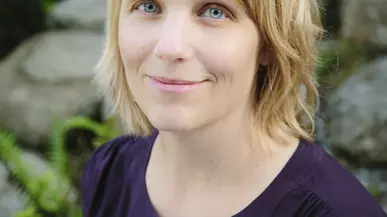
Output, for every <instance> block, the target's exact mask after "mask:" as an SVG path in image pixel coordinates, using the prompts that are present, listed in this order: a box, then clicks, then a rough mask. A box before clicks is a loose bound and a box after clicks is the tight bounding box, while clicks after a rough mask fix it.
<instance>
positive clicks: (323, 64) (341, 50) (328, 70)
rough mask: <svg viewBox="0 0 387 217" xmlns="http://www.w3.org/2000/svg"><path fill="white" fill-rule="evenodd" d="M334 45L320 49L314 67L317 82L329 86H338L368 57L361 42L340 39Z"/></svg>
mask: <svg viewBox="0 0 387 217" xmlns="http://www.w3.org/2000/svg"><path fill="white" fill-rule="evenodd" d="M335 45H336V46H334V47H331V48H328V49H324V50H321V51H320V54H319V58H318V67H317V69H316V72H317V75H318V77H319V82H320V83H321V84H323V85H327V86H329V87H338V86H339V85H340V84H341V83H342V82H343V81H344V80H345V79H346V78H348V77H349V76H350V75H351V74H352V73H354V72H355V71H356V69H357V68H358V67H359V66H361V65H362V64H364V63H365V62H366V61H367V58H368V56H367V50H366V49H365V47H364V46H362V45H361V44H358V43H355V42H353V41H350V40H346V39H341V40H340V41H338V42H337V44H335Z"/></svg>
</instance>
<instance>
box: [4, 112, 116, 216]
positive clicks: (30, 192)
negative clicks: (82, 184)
mask: <svg viewBox="0 0 387 217" xmlns="http://www.w3.org/2000/svg"><path fill="white" fill-rule="evenodd" d="M115 121H116V120H115V119H113V118H110V119H108V120H106V121H105V122H104V123H98V122H95V121H93V120H91V119H89V118H86V117H82V116H75V117H71V118H69V119H67V120H66V121H65V122H63V123H60V122H59V121H57V120H56V121H54V123H53V131H52V133H51V136H50V142H51V145H50V146H49V153H48V158H49V163H50V166H51V168H50V169H49V170H48V171H46V172H45V173H44V174H43V175H41V176H38V175H36V174H35V173H34V172H33V171H34V168H31V166H30V165H28V163H27V162H25V161H23V156H22V151H21V150H20V148H19V147H17V145H16V139H15V137H13V136H12V135H11V134H9V133H5V132H2V131H1V130H0V160H2V161H4V162H5V164H6V165H7V166H8V167H9V168H10V170H11V173H12V174H13V175H14V177H15V178H16V180H17V181H18V182H19V183H20V184H21V185H22V186H23V187H24V191H25V194H26V202H25V209H24V210H23V211H21V212H19V213H18V214H17V215H16V217H42V216H41V214H40V213H39V210H44V212H45V213H51V214H53V215H54V214H55V215H56V216H72V217H82V210H81V207H80V206H79V202H78V201H77V195H76V194H75V192H72V187H71V184H70V183H71V180H70V179H71V177H70V170H69V169H68V168H67V167H68V159H69V154H68V153H67V151H66V148H65V137H66V133H67V132H68V131H69V130H72V129H79V128H81V129H88V130H90V131H92V132H94V133H95V135H96V137H95V140H94V141H93V145H94V147H98V146H100V145H101V144H103V143H105V142H106V141H108V140H110V139H112V138H114V137H115V136H117V135H118V134H119V132H118V131H117V130H116V128H115V127H114V126H115ZM71 195H73V196H71Z"/></svg>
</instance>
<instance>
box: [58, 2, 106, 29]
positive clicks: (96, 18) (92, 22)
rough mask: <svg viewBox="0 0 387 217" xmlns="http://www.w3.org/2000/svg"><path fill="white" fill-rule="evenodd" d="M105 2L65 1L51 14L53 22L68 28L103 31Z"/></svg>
mask: <svg viewBox="0 0 387 217" xmlns="http://www.w3.org/2000/svg"><path fill="white" fill-rule="evenodd" d="M106 5H107V3H106V0H66V1H63V2H60V3H58V4H57V5H56V6H55V7H54V9H53V12H52V14H51V17H52V19H53V21H54V22H58V23H60V24H62V25H65V26H67V27H70V28H84V29H92V30H100V31H102V30H103V27H104V22H105V19H106Z"/></svg>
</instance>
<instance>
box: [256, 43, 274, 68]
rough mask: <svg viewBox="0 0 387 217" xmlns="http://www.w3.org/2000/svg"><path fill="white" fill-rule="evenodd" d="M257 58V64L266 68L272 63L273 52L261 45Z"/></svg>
mask: <svg viewBox="0 0 387 217" xmlns="http://www.w3.org/2000/svg"><path fill="white" fill-rule="evenodd" d="M258 58H259V59H258V62H259V64H261V65H263V66H267V65H269V64H271V63H272V62H273V61H274V52H273V50H272V49H271V48H270V47H268V46H267V45H262V46H261V48H260V49H259V57H258Z"/></svg>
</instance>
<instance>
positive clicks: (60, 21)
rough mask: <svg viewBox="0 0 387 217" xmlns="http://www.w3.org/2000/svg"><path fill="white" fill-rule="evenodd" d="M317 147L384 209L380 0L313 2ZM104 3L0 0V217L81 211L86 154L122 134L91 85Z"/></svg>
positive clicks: (385, 46)
mask: <svg viewBox="0 0 387 217" xmlns="http://www.w3.org/2000/svg"><path fill="white" fill-rule="evenodd" d="M320 3H321V4H322V6H323V8H322V13H323V23H324V26H325V29H326V30H327V33H326V35H325V38H324V40H323V41H322V43H321V45H320V54H319V56H320V58H319V63H318V67H317V69H316V73H317V75H318V79H319V82H320V84H321V86H320V91H321V95H322V96H321V103H320V104H321V105H320V108H319V115H318V117H317V120H316V121H317V130H316V138H317V144H318V145H321V146H323V147H324V148H326V150H327V151H328V152H330V153H331V154H332V155H333V156H334V157H335V158H336V159H337V160H338V161H339V162H340V163H342V164H343V165H344V166H345V167H346V168H348V169H349V170H350V171H351V172H352V173H353V174H354V175H355V176H356V177H357V178H358V179H359V180H360V181H361V183H362V184H363V185H364V186H365V187H366V188H367V189H368V190H369V192H370V193H371V194H372V195H373V196H374V197H375V198H376V199H377V200H378V201H379V202H380V204H381V205H382V206H383V207H384V209H385V210H386V211H387V0H320ZM105 5H106V0H0V217H57V216H61V217H62V216H63V217H70V216H71V217H81V216H82V215H81V212H80V211H81V210H80V197H79V193H80V176H81V172H82V167H83V165H84V162H85V161H86V160H87V157H88V156H89V155H90V153H91V152H92V151H93V150H94V149H95V148H96V147H98V146H100V145H101V144H102V143H104V142H106V141H107V140H109V139H111V138H113V137H115V136H117V135H120V134H121V133H122V129H121V127H120V124H119V121H118V120H117V118H116V117H115V116H114V115H112V116H108V111H109V104H108V103H104V102H102V100H101V98H100V97H98V96H97V91H96V88H95V86H93V85H92V84H91V83H90V79H91V78H92V77H93V67H94V65H95V63H96V61H97V60H98V57H99V56H100V55H101V49H102V46H103V38H104V31H103V24H104V18H105V10H106V6H105Z"/></svg>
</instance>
